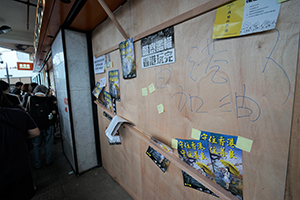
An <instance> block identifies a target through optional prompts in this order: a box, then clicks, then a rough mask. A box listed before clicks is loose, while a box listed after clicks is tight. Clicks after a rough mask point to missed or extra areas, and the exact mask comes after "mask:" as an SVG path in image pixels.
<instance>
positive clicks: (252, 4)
mask: <svg viewBox="0 0 300 200" xmlns="http://www.w3.org/2000/svg"><path fill="white" fill-rule="evenodd" d="M279 10H280V3H277V1H276V0H236V1H233V2H231V3H228V4H226V5H224V6H222V7H220V8H218V9H217V14H216V18H215V23H214V29H213V39H217V38H228V37H235V36H240V35H246V34H251V33H257V32H262V31H267V30H272V29H274V28H275V26H276V22H277V18H278V14H279Z"/></svg>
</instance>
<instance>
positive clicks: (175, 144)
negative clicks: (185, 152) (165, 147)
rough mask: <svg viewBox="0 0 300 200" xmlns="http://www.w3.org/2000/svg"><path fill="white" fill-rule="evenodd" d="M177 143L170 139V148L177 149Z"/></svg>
mask: <svg viewBox="0 0 300 200" xmlns="http://www.w3.org/2000/svg"><path fill="white" fill-rule="evenodd" d="M177 145H178V141H177V140H175V139H172V148H173V149H177Z"/></svg>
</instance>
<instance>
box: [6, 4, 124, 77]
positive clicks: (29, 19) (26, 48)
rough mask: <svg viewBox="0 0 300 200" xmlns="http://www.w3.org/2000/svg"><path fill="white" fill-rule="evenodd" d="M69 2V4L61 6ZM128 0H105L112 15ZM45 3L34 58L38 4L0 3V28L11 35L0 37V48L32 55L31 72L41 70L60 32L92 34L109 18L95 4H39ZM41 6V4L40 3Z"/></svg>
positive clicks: (99, 6)
mask: <svg viewBox="0 0 300 200" xmlns="http://www.w3.org/2000/svg"><path fill="white" fill-rule="evenodd" d="M66 1H69V3H63V2H66ZM126 1H127V0H105V3H106V4H107V6H108V7H109V8H110V10H111V11H112V12H113V11H115V10H117V9H118V8H119V7H120V6H121V5H123V4H124V3H126ZM40 2H44V11H43V18H42V19H43V20H42V23H41V27H40V34H39V37H38V45H37V51H36V52H35V54H34V47H33V46H34V33H35V31H34V30H35V23H36V12H37V11H36V10H37V9H36V8H37V3H38V0H0V26H2V25H7V26H10V27H11V28H12V31H11V32H8V33H5V34H1V35H0V47H3V48H8V49H12V50H16V51H21V52H26V53H29V54H32V55H33V61H34V71H35V72H38V71H40V70H41V68H42V67H43V66H44V63H45V61H46V56H47V55H49V51H50V49H51V45H52V42H53V40H54V38H55V36H56V34H57V33H58V31H59V30H60V28H61V27H63V28H70V29H73V30H79V31H86V32H90V31H93V30H94V29H95V28H96V27H97V26H98V25H99V24H100V23H101V22H103V21H104V20H105V19H107V17H108V15H107V14H106V13H105V11H104V10H103V9H102V7H101V5H100V3H99V2H98V0H45V1H43V0H40ZM40 4H42V3H40Z"/></svg>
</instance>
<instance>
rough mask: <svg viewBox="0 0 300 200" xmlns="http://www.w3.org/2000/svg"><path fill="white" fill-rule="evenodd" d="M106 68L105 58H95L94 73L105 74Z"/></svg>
mask: <svg viewBox="0 0 300 200" xmlns="http://www.w3.org/2000/svg"><path fill="white" fill-rule="evenodd" d="M104 66H105V56H104V55H103V56H100V57H98V58H95V57H94V71H95V74H100V73H104Z"/></svg>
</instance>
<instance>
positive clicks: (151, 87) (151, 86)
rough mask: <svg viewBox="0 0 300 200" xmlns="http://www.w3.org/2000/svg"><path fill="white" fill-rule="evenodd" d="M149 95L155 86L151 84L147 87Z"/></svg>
mask: <svg viewBox="0 0 300 200" xmlns="http://www.w3.org/2000/svg"><path fill="white" fill-rule="evenodd" d="M148 88H149V91H150V93H152V92H154V91H155V86H154V84H153V83H151V85H149V86H148Z"/></svg>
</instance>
